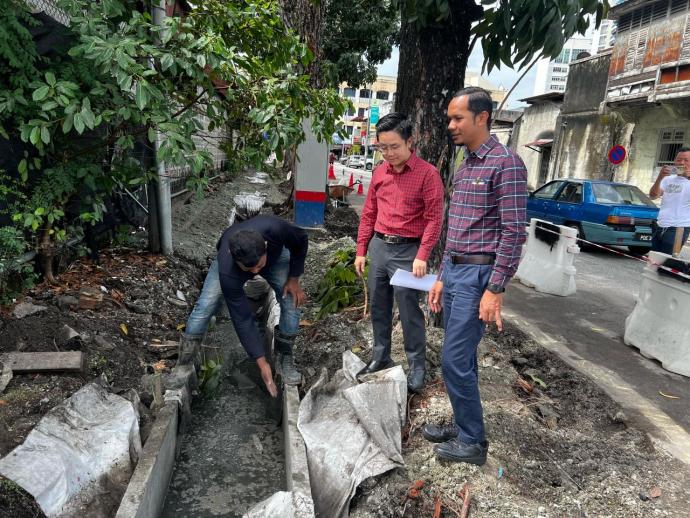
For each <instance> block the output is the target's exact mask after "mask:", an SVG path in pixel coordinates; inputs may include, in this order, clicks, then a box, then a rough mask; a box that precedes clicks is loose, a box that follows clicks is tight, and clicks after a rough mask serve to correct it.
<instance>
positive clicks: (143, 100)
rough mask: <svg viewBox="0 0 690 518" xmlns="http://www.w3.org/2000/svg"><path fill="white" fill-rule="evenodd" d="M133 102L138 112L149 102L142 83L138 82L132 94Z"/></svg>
mask: <svg viewBox="0 0 690 518" xmlns="http://www.w3.org/2000/svg"><path fill="white" fill-rule="evenodd" d="M134 102H136V104H137V108H139V110H143V109H144V108H146V104H147V103H148V102H149V94H148V92H147V91H146V88H145V87H144V82H143V81H139V82H138V83H137V87H136V89H135V92H134Z"/></svg>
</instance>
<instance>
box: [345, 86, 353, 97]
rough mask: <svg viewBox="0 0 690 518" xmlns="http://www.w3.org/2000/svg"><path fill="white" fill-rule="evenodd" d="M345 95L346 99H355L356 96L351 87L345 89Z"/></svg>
mask: <svg viewBox="0 0 690 518" xmlns="http://www.w3.org/2000/svg"><path fill="white" fill-rule="evenodd" d="M343 95H344V96H345V97H354V96H355V89H354V88H350V87H347V88H344V89H343Z"/></svg>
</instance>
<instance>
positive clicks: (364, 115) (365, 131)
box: [338, 75, 398, 146]
mask: <svg viewBox="0 0 690 518" xmlns="http://www.w3.org/2000/svg"><path fill="white" fill-rule="evenodd" d="M397 81H398V78H397V77H396V76H382V75H380V76H378V77H377V78H376V81H374V82H373V83H371V84H369V85H365V86H364V87H361V88H353V87H351V86H348V85H347V83H342V84H341V85H340V87H339V89H338V91H339V93H340V95H341V96H342V97H345V98H346V99H349V100H350V101H351V102H352V104H353V108H351V109H350V110H349V111H348V112H347V113H346V114H345V117H344V118H343V119H342V120H341V121H340V122H341V123H342V124H343V128H344V130H345V132H346V133H347V139H346V140H345V141H344V143H343V144H344V145H346V146H350V145H364V144H365V143H367V144H368V145H371V144H373V143H374V142H375V138H374V137H373V136H372V134H373V132H374V129H375V127H374V126H372V127H371V128H369V114H370V110H371V108H372V107H374V106H376V107H378V110H379V118H380V117H383V116H384V115H385V114H386V113H390V112H391V111H392V109H393V105H394V101H395V88H396V84H397ZM367 138H368V141H367ZM365 141H366V142H365Z"/></svg>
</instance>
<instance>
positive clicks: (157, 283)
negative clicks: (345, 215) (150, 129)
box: [0, 173, 281, 518]
mask: <svg viewBox="0 0 690 518" xmlns="http://www.w3.org/2000/svg"><path fill="white" fill-rule="evenodd" d="M252 177H253V173H244V174H241V175H238V176H237V177H236V178H233V179H232V180H231V181H229V182H218V183H215V184H213V185H211V186H210V187H209V189H208V192H207V193H206V195H207V196H208V198H207V199H204V200H199V199H197V198H192V199H190V200H188V202H187V204H185V205H182V206H179V207H176V209H175V210H174V215H173V240H174V243H173V246H174V249H175V255H174V256H172V257H164V256H161V255H155V254H149V253H147V252H145V251H143V250H138V249H129V248H111V249H107V250H105V251H102V252H101V255H100V260H99V264H93V263H92V262H91V261H90V260H89V259H81V260H77V261H76V262H74V263H72V264H71V265H70V266H69V267H68V268H67V271H65V272H63V273H62V274H61V275H60V276H59V278H58V284H57V285H56V286H50V285H48V284H46V283H44V284H41V285H39V286H37V287H36V288H35V289H33V290H31V291H30V292H29V293H27V294H26V296H25V297H24V298H23V299H22V300H20V301H18V302H29V303H31V304H34V305H36V306H42V307H44V308H45V309H44V310H43V311H41V312H38V313H34V314H32V315H29V316H26V317H24V318H15V317H14V316H13V315H12V311H13V306H6V307H0V353H3V352H11V351H21V352H45V351H58V350H59V351H65V350H77V349H78V350H81V351H82V352H83V353H84V356H85V370H84V372H83V373H81V374H66V373H55V374H49V375H47V374H25V375H21V374H15V375H14V377H13V379H12V381H11V382H10V383H9V385H8V386H7V387H6V389H5V390H4V392H3V393H2V394H0V456H4V455H6V454H7V453H9V452H10V451H11V450H12V449H13V448H15V447H16V446H17V445H19V444H21V443H22V442H23V441H24V439H25V438H26V436H27V435H28V433H29V432H30V431H31V430H32V429H33V427H34V426H35V425H36V424H37V423H38V421H39V420H40V419H41V418H42V417H43V416H44V415H45V413H46V412H47V411H48V410H50V409H51V408H53V407H54V406H56V405H57V404H59V403H61V402H62V401H63V400H64V399H66V398H68V397H69V396H71V395H72V394H73V393H74V392H76V391H77V390H78V389H79V388H81V387H82V386H83V385H85V384H86V383H89V382H90V381H92V380H93V379H94V378H96V377H103V376H105V378H106V379H107V380H108V382H109V383H110V384H112V386H113V390H114V391H116V392H121V391H124V390H127V389H129V388H135V389H137V390H139V389H140V388H141V386H140V384H141V378H142V376H143V375H144V374H147V373H151V372H153V369H154V366H155V369H156V370H161V371H163V372H166V371H167V370H169V369H171V368H172V367H173V366H174V363H175V358H174V357H172V358H164V357H162V356H161V355H160V354H158V353H152V352H150V351H149V350H148V344H150V343H151V342H152V341H154V340H160V341H161V342H164V341H166V340H171V341H177V340H178V339H179V336H180V332H181V330H182V329H183V325H184V323H185V321H186V319H187V316H188V314H189V312H190V311H191V309H192V307H193V303H194V301H195V300H196V298H197V297H198V294H199V292H200V289H201V286H202V284H203V280H204V277H205V274H206V267H207V265H208V264H209V263H210V261H211V259H212V258H213V257H214V256H215V246H216V242H217V240H218V238H219V237H220V235H221V233H222V231H223V230H224V229H225V228H226V227H227V225H228V216H229V215H230V212H231V210H232V207H233V205H234V203H233V198H234V196H235V195H236V194H239V193H241V192H250V193H253V192H256V191H261V192H263V193H264V194H265V195H266V197H267V202H268V203H278V202H279V201H280V200H281V195H280V194H279V193H278V191H277V189H275V188H274V187H273V185H272V184H271V183H270V182H269V183H267V184H257V183H254V182H255V180H254V179H253V178H252ZM266 210H267V211H270V210H271V209H270V207H268V206H267V207H266ZM138 238H139V239H141V236H138ZM87 287H90V288H92V289H94V290H95V292H96V293H100V294H101V295H102V296H103V301H102V302H101V303H100V304H99V306H98V307H97V308H96V309H93V310H91V309H79V308H78V299H79V297H80V290H82V289H83V288H87ZM178 291H179V292H181V294H182V296H183V297H184V299H185V301H186V302H185V301H183V300H180V298H179V297H178V293H177V292H178ZM65 325H67V326H69V327H70V328H72V329H73V330H74V331H76V332H77V333H79V334H80V338H77V339H71V340H68V341H65V340H64V339H62V338H61V336H62V331H61V330H62V328H63V326H65ZM140 396H141V397H142V402H144V403H150V401H149V400H147V395H146V394H145V393H144V392H142V391H140ZM150 424H151V423H150V418H149V416H148V415H147V414H146V413H144V414H143V416H142V422H141V423H140V429H141V433H142V443H143V442H144V441H145V439H146V436H147V433H148V430H149V428H150ZM0 516H12V517H13V518H24V517H34V516H43V514H42V513H41V512H40V509H39V508H38V506H37V505H36V503H35V502H34V501H33V498H32V497H31V496H30V495H28V494H27V493H25V492H24V491H23V490H22V489H21V488H19V487H18V486H16V485H15V484H13V483H11V482H10V481H8V480H6V479H3V478H2V477H0Z"/></svg>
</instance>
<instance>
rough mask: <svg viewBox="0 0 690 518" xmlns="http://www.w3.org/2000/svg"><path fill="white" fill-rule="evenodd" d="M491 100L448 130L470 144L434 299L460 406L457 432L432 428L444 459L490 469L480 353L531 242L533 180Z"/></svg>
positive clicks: (473, 104) (447, 375)
mask: <svg viewBox="0 0 690 518" xmlns="http://www.w3.org/2000/svg"><path fill="white" fill-rule="evenodd" d="M492 107H493V104H492V100H491V96H490V95H489V93H488V92H487V91H486V90H483V89H481V88H476V87H470V88H465V89H462V90H460V91H459V92H457V93H456V94H455V96H454V97H453V99H452V100H451V102H450V104H449V105H448V119H449V123H448V130H449V132H450V135H451V137H452V139H453V142H454V143H455V144H457V145H461V144H464V145H465V148H466V149H465V160H464V161H463V163H462V166H461V167H460V169H459V170H458V171H457V172H456V173H455V177H454V178H453V195H452V197H451V204H450V210H449V214H448V236H447V239H446V248H445V252H444V254H443V261H442V263H441V268H440V272H439V276H438V281H436V284H435V285H434V287H433V288H432V290H431V291H430V292H429V306H430V307H431V309H432V311H436V312H438V311H440V310H441V300H442V302H443V316H444V324H445V326H444V327H445V338H444V342H443V353H442V354H443V355H442V359H441V363H442V369H443V378H444V381H445V384H446V390H447V392H448V397H449V398H450V402H451V405H452V407H453V415H454V422H453V423H452V424H450V425H434V424H428V425H426V426H425V427H424V429H423V432H422V433H423V435H424V437H425V438H426V439H428V440H429V441H432V442H437V443H441V444H438V445H437V446H436V447H435V448H434V450H435V452H436V455H437V456H438V457H440V458H442V459H446V460H451V461H456V462H469V463H472V464H478V465H482V464H484V463H485V462H486V454H487V450H488V442H487V441H486V437H485V433H484V418H483V414H482V403H481V399H480V397H479V384H478V376H477V346H478V345H479V341H480V340H481V338H482V335H483V334H484V328H485V324H486V323H487V322H496V325H497V327H498V329H499V331H500V330H502V329H503V322H502V321H501V304H502V300H503V292H504V291H505V286H506V284H507V283H508V281H510V279H511V278H512V276H513V275H514V274H515V270H517V266H518V263H519V261H520V254H521V251H522V245H523V243H524V242H525V238H526V232H525V225H526V212H525V205H526V201H527V173H526V170H525V164H524V163H523V162H522V159H520V157H519V156H517V155H516V154H515V152H514V151H512V150H511V149H508V148H507V147H506V146H504V145H502V144H501V143H500V142H498V140H497V139H496V137H494V136H493V135H491V134H490V131H489V130H490V127H491V113H492Z"/></svg>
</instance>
